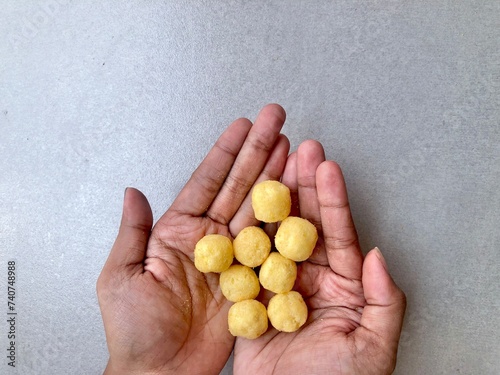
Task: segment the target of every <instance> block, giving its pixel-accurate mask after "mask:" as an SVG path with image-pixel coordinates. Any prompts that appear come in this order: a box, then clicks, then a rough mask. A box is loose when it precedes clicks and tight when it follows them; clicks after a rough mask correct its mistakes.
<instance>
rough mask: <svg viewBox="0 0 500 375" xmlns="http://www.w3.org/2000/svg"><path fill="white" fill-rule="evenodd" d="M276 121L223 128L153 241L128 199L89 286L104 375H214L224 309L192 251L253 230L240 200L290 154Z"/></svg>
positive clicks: (225, 348) (146, 220)
mask: <svg viewBox="0 0 500 375" xmlns="http://www.w3.org/2000/svg"><path fill="white" fill-rule="evenodd" d="M284 121H285V113H284V111H283V109H282V108H281V107H279V106H277V105H269V106H266V107H265V108H264V109H263V110H262V111H261V113H260V114H259V116H258V118H257V120H256V121H255V124H254V125H252V124H251V123H250V121H249V120H246V119H239V120H236V121H235V122H234V123H233V124H231V125H230V126H229V128H228V129H227V130H226V131H225V132H224V134H222V136H221V137H220V138H219V140H218V141H217V143H216V144H215V146H214V147H213V148H212V150H211V151H210V152H209V154H208V155H207V157H206V158H205V160H204V161H203V162H202V163H201V165H200V166H199V167H198V169H197V170H196V171H195V172H194V173H193V175H192V177H191V179H190V180H189V181H188V183H187V184H186V186H185V187H184V189H183V190H182V191H181V192H180V194H179V196H178V197H177V198H176V200H175V201H174V203H173V204H172V206H171V207H170V208H169V210H168V211H167V212H166V213H165V214H164V215H163V216H162V217H161V218H160V219H159V221H158V222H157V223H156V225H155V226H154V228H153V230H152V231H151V227H152V221H153V219H152V214H151V208H150V206H149V203H148V202H147V199H146V198H145V197H144V195H142V193H140V192H139V191H138V190H135V189H128V190H127V192H126V195H125V202H124V210H123V217H122V223H121V227H120V232H119V234H118V237H117V239H116V242H115V244H114V246H113V249H112V251H111V253H110V255H109V258H108V260H107V262H106V264H105V266H104V267H103V271H102V273H101V275H100V277H99V280H98V283H97V292H98V297H99V303H100V306H101V312H102V316H103V321H104V326H105V331H106V337H107V342H108V348H109V352H110V359H109V362H108V366H107V369H106V372H107V373H109V374H111V373H119V374H128V373H141V374H146V373H151V374H153V373H163V374H167V373H175V374H217V373H218V372H219V371H220V370H221V369H222V367H223V366H224V364H225V363H226V361H227V359H228V357H229V355H230V353H231V351H232V349H233V345H234V338H233V337H232V336H231V335H230V333H229V331H228V327H227V311H228V309H229V307H230V303H229V302H228V301H226V300H225V298H224V297H223V296H222V294H221V292H220V289H219V282H218V275H217V274H201V273H200V272H199V271H198V270H196V269H195V267H194V264H193V250H194V247H195V244H196V242H197V241H198V240H199V239H200V238H202V237H203V236H204V235H206V234H212V233H219V234H223V235H225V236H228V237H230V238H231V237H234V236H235V234H237V233H238V232H239V231H240V230H241V229H242V228H244V227H246V226H248V225H255V224H257V222H256V220H255V218H254V217H253V211H252V208H251V202H250V201H249V197H248V196H247V194H248V192H249V191H250V189H251V188H252V186H253V185H254V184H255V183H256V182H259V181H261V180H268V179H279V178H280V176H281V175H282V173H283V169H284V167H285V163H286V160H287V155H288V151H289V142H288V140H287V138H286V137H285V136H283V135H280V134H279V133H280V131H281V127H282V126H283V123H284Z"/></svg>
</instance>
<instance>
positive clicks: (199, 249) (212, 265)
mask: <svg viewBox="0 0 500 375" xmlns="http://www.w3.org/2000/svg"><path fill="white" fill-rule="evenodd" d="M232 263H233V244H232V243H231V240H230V239H229V238H227V237H226V236H223V235H221V234H209V235H207V236H205V237H203V238H202V239H201V240H199V241H198V242H197V244H196V246H195V248H194V265H195V267H196V268H197V269H198V270H199V271H201V272H222V271H225V270H227V269H228V268H229V266H230V265H231V264H232Z"/></svg>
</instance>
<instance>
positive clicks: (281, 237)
mask: <svg viewBox="0 0 500 375" xmlns="http://www.w3.org/2000/svg"><path fill="white" fill-rule="evenodd" d="M317 240H318V231H317V230H316V227H315V226H314V225H313V224H311V223H310V222H309V221H307V220H306V219H302V218H300V217H294V216H289V217H287V218H286V219H285V220H283V221H282V222H281V224H280V226H279V228H278V231H277V232H276V236H275V238H274V245H275V246H276V249H277V250H278V251H279V252H280V254H281V255H283V256H284V257H286V258H288V259H291V260H294V261H296V262H302V261H303V260H306V259H307V258H309V257H310V256H311V254H312V252H313V250H314V246H316V241H317Z"/></svg>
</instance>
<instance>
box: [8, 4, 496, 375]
mask: <svg viewBox="0 0 500 375" xmlns="http://www.w3.org/2000/svg"><path fill="white" fill-rule="evenodd" d="M0 19H1V21H0V137H1V138H0V252H1V262H0V270H1V271H0V280H1V281H0V282H1V291H0V296H1V300H0V306H1V308H0V314H1V316H2V318H1V321H2V323H1V324H0V326H1V327H2V328H1V329H0V332H2V334H1V337H0V343H1V348H5V347H6V345H7V337H6V334H5V332H6V330H7V325H6V318H5V317H6V315H5V314H6V294H5V291H6V287H5V283H6V272H7V271H6V262H7V260H10V259H15V260H16V261H17V269H18V274H17V277H18V281H17V300H16V301H17V308H18V311H19V315H18V324H17V330H18V367H17V368H16V370H14V371H13V370H12V369H10V368H8V367H7V366H6V362H7V360H6V358H5V356H4V355H3V354H2V356H1V358H2V360H1V363H0V373H2V374H10V373H13V374H14V373H17V374H98V373H101V371H102V369H103V368H104V366H105V363H106V360H107V349H106V343H105V338H104V331H103V326H102V322H101V317H100V312H99V308H98V305H97V299H96V295H95V281H96V278H97V276H98V274H99V273H100V270H101V267H102V265H103V263H104V261H105V259H106V257H107V255H108V251H109V249H110V247H111V244H112V242H113V240H114V237H115V235H116V232H117V228H118V223H119V219H120V214H121V212H120V210H121V203H122V196H123V190H124V188H125V187H126V186H135V187H138V188H140V189H141V190H142V191H143V192H144V193H145V194H146V195H147V196H148V198H149V199H150V202H151V204H152V207H153V210H154V214H155V218H158V217H159V215H161V213H163V212H164V211H165V210H166V208H167V207H168V206H169V204H170V203H171V202H172V200H173V198H174V197H175V196H176V194H177V193H178V191H179V189H180V188H181V187H182V185H183V184H184V182H185V181H186V180H187V179H188V177H189V176H190V174H191V172H192V171H193V170H194V168H195V167H196V166H197V165H198V163H199V162H200V161H201V160H202V158H203V156H204V155H205V153H206V152H207V151H208V149H209V148H210V146H211V144H212V143H213V142H214V141H215V140H216V138H217V137H218V135H219V134H220V133H221V132H222V130H223V129H224V128H225V127H226V126H227V124H229V123H230V122H231V121H232V120H233V119H235V118H237V117H241V116H245V117H249V118H251V119H254V118H255V116H256V114H257V112H258V110H259V109H260V108H261V107H262V105H264V104H266V103H268V102H278V103H280V104H282V105H283V106H284V107H285V109H286V110H287V112H288V119H287V123H286V125H285V128H284V133H285V134H286V135H287V136H288V137H289V138H290V140H291V144H292V149H295V148H296V147H297V146H298V145H299V144H300V142H301V141H303V140H305V139H307V138H315V139H317V140H319V141H320V142H322V143H323V144H324V146H325V148H326V150H327V157H328V158H331V159H334V160H336V161H338V162H339V164H340V165H341V166H342V167H343V170H344V173H345V176H346V180H347V184H348V189H349V194H350V199H351V202H352V208H353V213H354V217H355V221H356V223H357V226H358V231H359V235H360V238H361V243H362V245H363V250H364V251H367V250H369V249H370V248H372V247H373V246H379V247H380V248H381V249H382V251H383V252H384V254H385V255H386V258H387V261H388V264H389V267H390V269H391V272H392V273H393V274H394V277H395V279H396V281H397V282H398V284H400V285H401V287H402V288H403V289H404V290H405V291H406V293H407V296H408V310H407V316H406V322H405V327H404V332H403V335H402V340H401V345H400V354H399V360H398V366H397V370H396V373H397V374H409V375H412V374H498V371H499V368H500V348H499V343H498V340H499V335H500V328H499V326H500V320H499V307H500V306H499V294H500V284H499V274H500V272H499V271H500V270H499V248H500V246H499V245H500V231H499V227H500V213H499V212H500V210H499V208H500V189H499V188H498V184H499V182H500V124H499V122H500V112H499V104H500V103H499V98H500V63H499V61H500V53H499V40H500V21H499V20H500V2H498V1H494V0H485V1H466V0H460V1H451V0H448V1H447V0H438V1H393V0H374V1H353V0H350V1H335V2H329V1H312V2H305V1H304V2H302V1H288V2H285V1H271V2H268V1H255V2H252V3H247V2H243V1H218V2H215V1H214V2H208V1H204V2H195V1H183V2H173V1H161V2H160V1H151V0H150V1H128V2H114V1H113V2H112V1H105V2H101V1H90V0H89V1H84V2H77V1H70V0H65V1H63V0H57V1H56V0H44V1H40V2H29V1H3V2H2V7H1V10H0ZM4 352H5V349H3V350H2V353H4ZM4 354H5V353H4ZM224 373H225V374H230V373H231V371H230V366H226V368H225V369H224Z"/></svg>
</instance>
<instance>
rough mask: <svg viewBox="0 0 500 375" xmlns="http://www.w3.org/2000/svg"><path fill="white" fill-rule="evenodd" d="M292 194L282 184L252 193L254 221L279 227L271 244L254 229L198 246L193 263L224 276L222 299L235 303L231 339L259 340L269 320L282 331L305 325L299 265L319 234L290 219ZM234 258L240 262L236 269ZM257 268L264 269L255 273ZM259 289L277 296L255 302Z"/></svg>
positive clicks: (230, 322) (304, 222)
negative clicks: (297, 288)
mask: <svg viewBox="0 0 500 375" xmlns="http://www.w3.org/2000/svg"><path fill="white" fill-rule="evenodd" d="M291 205H292V201H291V196H290V189H288V187H287V186H285V185H283V184H282V183H280V182H278V181H263V182H260V183H258V184H257V185H255V186H254V188H253V190H252V207H253V210H254V214H255V218H256V219H257V220H260V221H262V222H264V223H277V222H280V224H279V227H278V231H277V232H276V236H275V238H274V247H275V248H276V250H277V252H276V251H273V252H271V239H270V238H269V236H268V235H267V234H266V233H265V232H264V230H263V229H261V228H260V227H256V226H250V227H246V228H244V229H243V230H242V231H241V232H240V233H239V234H238V235H237V236H236V238H235V239H234V241H233V242H231V240H230V239H229V238H227V237H226V236H223V235H219V234H209V235H207V236H205V237H203V238H202V239H201V240H200V241H198V243H197V244H196V247H195V250H194V264H195V266H196V268H197V269H198V270H199V271H201V272H205V273H206V272H220V278H219V285H220V288H221V291H222V294H223V295H224V297H226V298H227V299H228V300H229V301H231V302H234V304H233V305H232V306H231V308H230V309H229V314H228V325H229V331H230V332H231V334H232V335H233V336H241V337H245V338H247V339H255V338H257V337H259V336H260V335H262V334H263V333H265V332H266V331H267V328H268V320H269V321H270V322H271V324H272V326H273V327H274V328H276V329H277V330H278V331H282V332H294V331H296V330H298V329H299V328H300V327H301V326H302V325H303V324H304V323H305V322H306V320H307V306H306V304H305V302H304V300H303V298H302V296H301V295H300V293H298V292H296V291H292V288H293V286H294V284H295V279H296V278H297V264H296V263H295V262H302V261H304V260H306V259H307V258H309V257H310V256H311V254H312V252H313V250H314V247H315V245H316V241H317V239H318V233H317V231H316V227H315V226H314V225H313V224H311V223H310V222H309V221H307V220H306V219H302V218H300V217H294V216H289V215H290V210H291ZM234 258H236V260H237V261H238V263H237V264H233V261H234ZM255 267H260V269H259V272H258V277H257V274H256V273H255V271H254V268H255ZM261 285H262V287H263V288H264V289H267V290H269V291H271V292H273V293H276V294H275V295H274V296H273V297H272V298H271V299H270V300H269V303H268V306H267V309H266V307H265V306H264V305H263V304H262V303H261V302H259V301H257V300H256V299H255V298H256V297H257V296H258V295H259V292H260V288H261Z"/></svg>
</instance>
